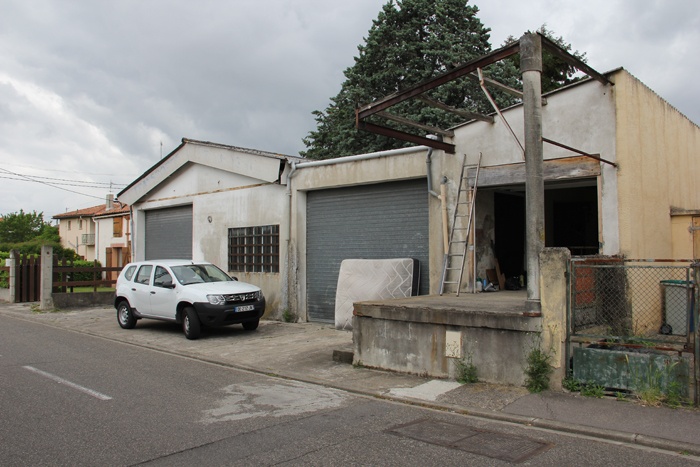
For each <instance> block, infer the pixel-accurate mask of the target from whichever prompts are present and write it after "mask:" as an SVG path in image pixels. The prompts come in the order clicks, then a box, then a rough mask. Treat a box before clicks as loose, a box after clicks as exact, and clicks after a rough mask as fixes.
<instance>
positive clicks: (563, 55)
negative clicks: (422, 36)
mask: <svg viewBox="0 0 700 467" xmlns="http://www.w3.org/2000/svg"><path fill="white" fill-rule="evenodd" d="M537 34H539V36H540V37H541V39H542V48H543V50H544V49H546V50H547V51H549V52H550V53H552V55H554V56H556V57H558V58H560V59H561V60H564V61H565V62H566V63H567V64H569V65H571V66H573V67H574V68H576V69H577V70H579V71H581V72H583V73H585V74H587V75H588V76H590V77H591V78H593V79H595V80H597V81H599V82H601V83H603V84H606V85H612V83H611V82H610V80H608V79H607V78H606V77H605V76H604V75H602V74H600V73H598V72H597V71H596V70H594V69H593V68H591V67H589V66H588V65H586V64H585V63H584V62H582V61H581V60H579V59H578V58H576V57H575V56H573V55H571V54H570V53H569V52H567V51H566V50H564V49H563V48H561V47H559V46H558V45H557V44H556V43H555V42H553V41H551V40H550V39H547V38H546V37H545V36H544V35H542V34H541V33H537ZM519 52H520V41H516V42H513V43H511V44H508V45H506V46H504V47H501V48H500V49H497V50H494V51H493V52H491V53H489V54H486V55H483V56H481V57H479V58H476V59H474V60H471V61H469V62H467V63H465V64H462V65H460V66H458V67H456V68H454V69H452V70H449V71H447V72H445V73H443V74H441V75H438V76H436V77H434V78H431V79H429V80H426V81H423V82H421V83H418V84H417V85H415V86H412V87H409V88H407V89H404V90H402V91H399V92H396V93H394V94H391V95H389V96H386V97H383V98H381V99H377V100H376V101H374V102H372V103H370V104H365V105H362V106H360V107H358V108H357V109H356V110H355V126H356V127H357V128H358V129H360V130H364V131H369V132H371V133H376V134H379V135H383V136H387V137H389V138H395V139H399V140H402V141H407V142H411V143H415V144H421V145H424V146H428V147H431V148H433V149H440V150H443V151H445V152H447V153H449V154H454V153H455V146H454V145H453V144H450V143H446V142H443V141H440V140H439V139H434V138H429V137H427V136H420V135H416V134H412V133H408V132H406V131H401V130H397V129H394V128H390V127H387V126H383V125H378V124H376V123H371V122H369V121H367V119H369V118H370V117H372V116H375V117H380V118H384V119H387V120H391V121H394V122H397V123H400V124H403V125H407V126H411V127H414V128H418V129H421V130H424V131H426V132H429V133H432V134H437V135H442V136H447V137H452V136H453V135H454V133H453V132H452V131H451V130H449V129H445V130H442V129H439V128H435V127H431V126H428V125H423V124H421V123H418V122H414V121H411V120H409V119H407V118H404V117H401V116H398V115H395V114H392V113H389V112H387V111H386V110H387V109H389V108H390V107H393V106H395V105H397V104H400V103H402V102H405V101H407V100H409V99H420V100H421V101H422V102H423V103H424V104H426V105H428V106H431V107H435V108H439V109H441V110H444V111H446V112H450V113H453V114H456V115H460V116H462V117H464V118H466V119H468V120H480V121H485V122H489V123H493V122H494V118H493V117H492V116H490V115H482V114H479V113H477V112H473V111H470V110H467V109H459V108H455V107H452V106H449V105H447V104H444V103H442V102H439V101H436V100H434V99H432V98H430V97H428V96H426V95H424V94H425V93H426V92H428V91H430V90H432V89H435V88H437V87H439V86H441V85H443V84H446V83H449V82H452V81H454V80H457V79H459V78H462V77H468V78H470V79H476V80H479V77H478V76H477V71H479V70H480V69H483V68H484V67H487V66H489V65H492V64H494V63H496V62H499V61H501V60H503V59H505V58H508V57H510V56H512V55H515V54H517V53H519ZM483 80H484V83H485V84H486V85H489V86H493V87H495V88H497V89H499V90H501V91H503V92H506V93H509V94H511V95H514V96H516V97H522V91H519V90H517V89H513V88H510V87H508V86H506V85H504V84H502V83H499V82H498V81H495V80H493V79H489V78H486V77H484V78H483ZM542 103H543V104H546V100H545V99H544V98H543V99H542ZM547 142H549V141H547ZM567 149H568V148H567ZM575 152H579V153H582V152H581V151H578V150H576V151H575ZM583 154H585V153H583ZM586 155H588V154H586ZM603 162H608V161H603ZM608 163H609V162H608Z"/></svg>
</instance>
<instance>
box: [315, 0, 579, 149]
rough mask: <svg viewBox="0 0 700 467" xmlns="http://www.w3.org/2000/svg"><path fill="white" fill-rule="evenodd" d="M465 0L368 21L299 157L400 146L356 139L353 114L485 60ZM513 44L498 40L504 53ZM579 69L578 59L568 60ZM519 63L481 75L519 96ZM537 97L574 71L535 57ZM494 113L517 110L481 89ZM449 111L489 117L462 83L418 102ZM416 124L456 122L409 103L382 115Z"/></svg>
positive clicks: (415, 4)
mask: <svg viewBox="0 0 700 467" xmlns="http://www.w3.org/2000/svg"><path fill="white" fill-rule="evenodd" d="M478 12H479V9H478V7H477V6H475V5H469V0H389V2H388V3H386V4H385V5H384V6H383V8H382V10H381V11H380V13H379V15H378V17H377V19H376V20H374V21H373V24H372V27H371V28H370V30H369V32H368V35H367V38H366V39H365V43H364V44H362V45H359V46H358V52H359V54H358V56H357V57H355V64H354V65H353V66H352V67H350V68H348V69H346V70H345V72H344V74H345V82H344V83H343V85H342V87H341V90H340V92H339V93H338V95H336V96H335V97H333V98H331V103H330V105H329V106H328V107H327V108H326V110H325V111H319V110H316V111H314V112H313V115H314V117H315V119H316V124H317V126H316V130H315V131H311V132H309V134H308V135H307V137H306V138H304V139H303V142H304V144H305V145H306V147H307V150H306V151H302V152H301V154H302V155H303V156H305V157H307V158H309V159H329V158H334V157H341V156H348V155H352V154H361V153H367V152H374V151H383V150H388V149H394V148H398V147H403V146H408V145H410V144H411V143H407V142H404V141H401V140H398V139H393V138H388V137H385V136H381V135H377V134H374V133H369V132H365V131H358V130H356V128H355V109H356V108H357V107H359V106H361V105H364V104H369V103H371V102H373V101H375V100H377V99H380V98H383V97H386V96H389V95H391V94H393V93H395V92H398V91H401V90H403V89H407V88H410V87H411V86H415V85H416V84H419V83H421V82H423V81H425V80H428V79H430V78H432V77H435V76H437V75H440V74H442V73H445V72H447V71H450V70H451V69H453V68H455V67H456V66H458V65H461V64H464V63H467V62H469V61H471V60H473V59H475V58H478V57H481V56H482V55H486V54H488V53H489V52H491V44H490V42H489V38H490V36H489V32H490V29H489V28H487V27H485V26H484V25H483V24H482V23H481V21H480V20H479V18H477V16H476V15H477V13H478ZM539 32H540V33H542V34H543V35H545V36H547V37H548V38H549V39H550V40H552V41H554V42H555V43H556V44H557V45H559V46H560V47H562V48H564V49H565V50H567V51H569V52H570V53H571V45H570V44H568V43H566V42H565V41H564V39H563V38H562V37H556V36H555V35H554V32H553V31H550V30H548V29H547V28H546V25H543V26H542V27H541V28H540V29H539ZM515 40H517V39H516V38H514V37H512V36H511V37H509V38H508V39H506V41H505V43H504V45H508V44H509V43H511V42H513V41H515ZM572 54H573V55H574V56H575V57H577V58H579V59H580V60H582V61H585V54H580V53H579V52H578V51H576V52H573V53H572ZM519 68H520V55H519V54H517V55H514V56H512V57H509V58H508V59H506V60H502V61H499V62H497V63H495V64H492V65H490V66H489V67H487V69H485V70H484V74H485V75H486V76H487V77H490V78H492V79H494V80H496V81H498V82H500V83H502V84H505V85H507V86H510V87H512V88H522V83H521V77H520V70H519ZM543 68H544V70H543V73H542V89H543V92H548V91H551V90H553V89H556V88H558V87H561V86H564V85H566V84H570V83H572V82H574V81H576V80H577V79H578V78H577V77H576V76H575V72H576V70H575V69H574V68H573V67H572V66H570V65H569V64H567V63H566V62H564V61H563V60H561V59H559V58H557V57H554V56H553V55H551V54H549V53H548V52H546V51H545V52H544V54H543ZM489 92H490V94H491V95H492V97H493V98H494V100H495V101H496V104H497V105H498V106H499V108H504V107H507V106H509V105H512V104H515V103H517V102H518V99H516V98H514V97H513V96H511V95H508V94H504V93H502V92H500V91H498V90H493V89H489ZM424 95H425V97H429V98H432V99H434V100H437V101H439V102H442V103H444V104H447V105H449V106H452V107H455V108H458V109H464V110H467V111H472V112H479V113H484V114H489V113H492V112H493V108H492V107H491V104H490V103H489V102H488V100H487V98H486V97H485V95H484V93H483V92H482V90H481V89H480V88H479V83H478V82H477V80H475V79H474V78H473V77H469V76H466V77H462V78H460V79H457V80H454V81H451V82H449V83H446V84H444V85H442V86H440V87H438V88H436V89H433V90H431V91H429V92H427V93H425V94H424ZM390 112H391V113H394V114H397V115H400V116H401V117H404V118H407V119H409V120H412V121H414V122H417V123H421V124H424V125H429V126H432V127H437V128H443V129H444V128H449V127H451V126H454V125H457V124H459V123H461V122H463V120H464V118H463V117H460V116H459V115H456V114H453V113H449V112H445V111H443V110H440V109H436V108H434V107H430V106H428V105H426V104H425V103H423V102H422V101H421V100H419V99H409V100H407V101H404V102H402V103H401V104H398V105H396V106H394V107H392V108H391V109H390ZM371 119H372V120H371V121H373V122H375V123H378V124H380V125H383V126H387V127H391V128H395V129H398V130H401V131H406V132H409V133H415V131H416V130H415V129H412V128H409V127H405V126H403V125H401V124H397V123H394V122H388V121H386V120H385V119H381V118H379V117H372V118H371Z"/></svg>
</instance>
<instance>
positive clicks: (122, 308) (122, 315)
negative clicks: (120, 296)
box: [117, 300, 136, 329]
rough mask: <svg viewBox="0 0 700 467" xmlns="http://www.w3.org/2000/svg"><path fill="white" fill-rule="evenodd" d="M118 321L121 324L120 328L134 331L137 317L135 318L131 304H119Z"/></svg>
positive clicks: (123, 302)
mask: <svg viewBox="0 0 700 467" xmlns="http://www.w3.org/2000/svg"><path fill="white" fill-rule="evenodd" d="M117 321H118V322H119V326H121V327H122V328H124V329H133V328H134V326H136V317H134V313H133V312H132V311H131V307H130V306H129V302H127V301H126V300H122V301H121V302H119V305H117Z"/></svg>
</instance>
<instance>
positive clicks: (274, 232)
mask: <svg viewBox="0 0 700 467" xmlns="http://www.w3.org/2000/svg"><path fill="white" fill-rule="evenodd" d="M228 270H229V271H237V272H279V271H280V226H279V225H263V226H257V227H239V228H234V229H228Z"/></svg>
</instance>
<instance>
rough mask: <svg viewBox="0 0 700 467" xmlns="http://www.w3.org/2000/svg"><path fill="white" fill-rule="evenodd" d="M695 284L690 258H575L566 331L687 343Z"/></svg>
mask: <svg viewBox="0 0 700 467" xmlns="http://www.w3.org/2000/svg"><path fill="white" fill-rule="evenodd" d="M696 287H697V280H696V279H695V278H694V277H693V267H692V265H691V263H690V262H680V261H673V262H671V261H669V260H663V261H662V260H649V261H639V260H623V259H620V258H610V257H606V258H601V257H587V258H574V259H573V260H572V261H571V307H570V309H571V314H570V326H571V333H572V335H576V336H580V337H589V338H600V339H613V340H618V341H619V340H623V341H628V342H629V341H632V342H633V341H634V340H643V341H645V342H664V343H672V344H679V345H684V346H686V345H692V339H691V336H692V335H693V331H694V329H695V326H696V325H697V323H695V322H694V321H695V316H696V315H697V313H696V312H695V307H696V306H697V304H696V303H695V289H696Z"/></svg>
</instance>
